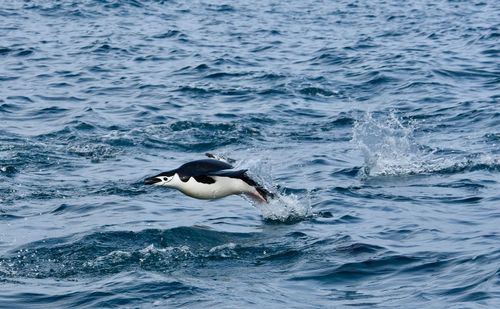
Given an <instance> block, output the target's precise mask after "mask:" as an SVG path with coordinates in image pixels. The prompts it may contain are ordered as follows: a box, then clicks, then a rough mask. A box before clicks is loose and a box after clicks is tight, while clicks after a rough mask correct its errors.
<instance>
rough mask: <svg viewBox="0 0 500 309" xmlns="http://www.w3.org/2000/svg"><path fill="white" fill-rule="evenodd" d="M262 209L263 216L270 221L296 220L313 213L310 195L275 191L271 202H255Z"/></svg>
mask: <svg viewBox="0 0 500 309" xmlns="http://www.w3.org/2000/svg"><path fill="white" fill-rule="evenodd" d="M253 205H254V206H255V207H256V208H258V209H259V210H260V212H261V213H262V217H264V219H265V220H269V221H280V222H295V221H300V220H303V219H305V218H307V217H310V216H311V215H313V213H312V208H311V203H310V199H309V196H308V195H306V196H304V197H299V196H297V195H295V194H290V195H285V194H284V193H279V192H278V193H275V197H274V198H272V199H270V200H269V203H253Z"/></svg>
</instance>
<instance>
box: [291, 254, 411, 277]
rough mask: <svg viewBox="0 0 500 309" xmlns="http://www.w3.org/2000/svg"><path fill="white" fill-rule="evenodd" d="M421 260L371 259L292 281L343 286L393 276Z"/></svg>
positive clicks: (313, 273) (314, 272)
mask: <svg viewBox="0 0 500 309" xmlns="http://www.w3.org/2000/svg"><path fill="white" fill-rule="evenodd" d="M420 260H421V259H419V258H416V257H410V256H404V255H389V256H383V257H373V258H369V259H366V260H363V261H360V262H350V263H349V262H348V263H345V264H342V265H339V266H336V267H333V268H332V267H330V268H328V269H325V270H320V271H312V272H309V273H306V274H304V275H301V276H295V277H293V278H292V280H313V281H318V282H320V283H321V284H344V283H349V282H351V283H352V282H359V281H363V280H368V279H370V278H372V277H374V276H385V275H389V274H394V273H396V272H397V271H398V269H399V268H401V267H403V266H406V265H411V264H415V263H418V262H419V261H420Z"/></svg>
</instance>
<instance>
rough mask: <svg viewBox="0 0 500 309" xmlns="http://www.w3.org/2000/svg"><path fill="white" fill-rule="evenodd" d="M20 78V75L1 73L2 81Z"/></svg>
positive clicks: (0, 79)
mask: <svg viewBox="0 0 500 309" xmlns="http://www.w3.org/2000/svg"><path fill="white" fill-rule="evenodd" d="M16 79H19V76H8V75H0V82H7V81H12V80H16Z"/></svg>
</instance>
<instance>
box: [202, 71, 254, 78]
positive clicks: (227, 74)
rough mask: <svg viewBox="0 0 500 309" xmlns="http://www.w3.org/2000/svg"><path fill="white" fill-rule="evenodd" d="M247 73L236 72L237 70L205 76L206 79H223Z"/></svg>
mask: <svg viewBox="0 0 500 309" xmlns="http://www.w3.org/2000/svg"><path fill="white" fill-rule="evenodd" d="M246 75H248V73H238V72H216V73H211V74H208V75H206V76H205V78H207V79H225V78H228V79H229V78H234V77H240V76H246Z"/></svg>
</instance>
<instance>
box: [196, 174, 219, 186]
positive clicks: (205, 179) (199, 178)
mask: <svg viewBox="0 0 500 309" xmlns="http://www.w3.org/2000/svg"><path fill="white" fill-rule="evenodd" d="M193 178H194V180H196V181H197V182H201V183H206V184H212V183H215V179H213V178H212V177H210V176H206V175H199V176H193Z"/></svg>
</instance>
